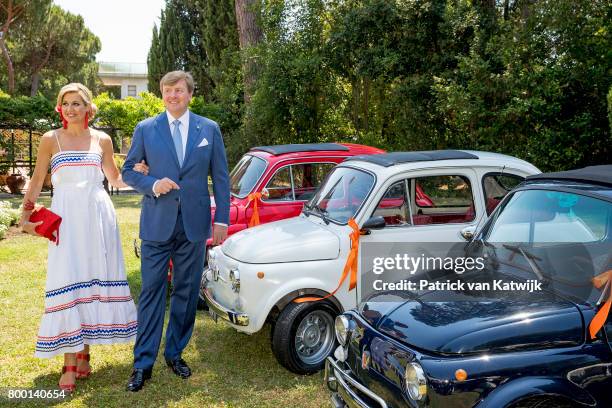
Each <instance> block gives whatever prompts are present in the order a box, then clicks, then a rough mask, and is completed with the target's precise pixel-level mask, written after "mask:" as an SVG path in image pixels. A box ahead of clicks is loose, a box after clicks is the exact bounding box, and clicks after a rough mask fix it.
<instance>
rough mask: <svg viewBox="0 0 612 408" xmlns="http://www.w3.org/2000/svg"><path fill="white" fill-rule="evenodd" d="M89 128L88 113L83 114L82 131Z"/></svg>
mask: <svg viewBox="0 0 612 408" xmlns="http://www.w3.org/2000/svg"><path fill="white" fill-rule="evenodd" d="M88 127H89V112H85V124H84V125H83V129H87V128H88Z"/></svg>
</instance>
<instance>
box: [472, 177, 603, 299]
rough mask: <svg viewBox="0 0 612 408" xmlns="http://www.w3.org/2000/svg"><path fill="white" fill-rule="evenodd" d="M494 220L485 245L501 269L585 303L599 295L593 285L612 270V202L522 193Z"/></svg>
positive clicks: (550, 192) (540, 192)
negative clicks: (535, 280) (597, 278)
mask: <svg viewBox="0 0 612 408" xmlns="http://www.w3.org/2000/svg"><path fill="white" fill-rule="evenodd" d="M494 217H495V218H494V219H493V220H492V223H491V224H489V226H488V227H487V229H486V231H484V233H483V236H482V241H483V242H484V243H485V244H486V246H487V247H488V248H492V251H493V254H494V255H495V258H496V260H497V261H499V262H500V264H503V265H506V266H510V267H511V269H512V271H513V272H517V271H519V273H520V274H521V275H523V276H525V277H526V278H527V279H539V280H544V281H546V282H547V285H548V286H547V287H548V288H552V289H555V290H560V291H562V292H564V293H565V294H569V295H573V296H575V297H578V298H579V299H581V300H588V301H594V300H595V301H596V300H597V298H598V297H599V296H600V295H601V290H599V289H595V288H594V287H593V284H592V279H593V278H594V277H596V276H598V275H600V274H602V273H604V272H606V271H607V270H609V269H611V268H612V255H611V254H612V202H610V201H606V200H602V199H597V198H594V197H591V196H587V195H583V194H579V193H578V192H576V193H574V192H565V191H553V190H544V189H542V190H538V189H530V190H522V191H517V192H515V193H514V194H512V196H510V197H509V199H508V200H506V201H505V202H504V204H503V208H501V209H500V211H498V212H497V213H496V214H495V216H494ZM514 267H515V268H514Z"/></svg>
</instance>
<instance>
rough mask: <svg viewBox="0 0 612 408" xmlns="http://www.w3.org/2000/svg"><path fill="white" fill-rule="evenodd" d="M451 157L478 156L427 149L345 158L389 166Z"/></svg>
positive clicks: (466, 157)
mask: <svg viewBox="0 0 612 408" xmlns="http://www.w3.org/2000/svg"><path fill="white" fill-rule="evenodd" d="M452 159H478V156H476V155H474V154H472V153H467V152H462V151H460V150H429V151H422V152H392V153H382V154H372V155H359V156H352V157H349V158H348V159H346V160H345V161H349V160H359V161H365V162H369V163H374V164H378V165H379V166H383V167H391V166H394V165H396V164H402V163H413V162H421V161H435V160H452Z"/></svg>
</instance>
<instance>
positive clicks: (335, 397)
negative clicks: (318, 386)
mask: <svg viewBox="0 0 612 408" xmlns="http://www.w3.org/2000/svg"><path fill="white" fill-rule="evenodd" d="M324 378H325V384H326V385H327V388H329V389H330V390H331V391H332V398H331V399H332V403H333V404H334V407H336V408H341V407H346V406H348V407H351V408H387V403H386V402H385V400H383V399H382V398H381V397H379V396H378V395H376V394H375V393H374V392H372V391H370V389H368V387H366V386H364V385H363V384H361V383H360V382H359V381H357V380H356V379H354V378H353V377H352V376H351V374H350V370H343V369H342V368H341V367H340V366H339V365H338V363H337V362H336V361H335V360H334V359H333V358H332V357H327V360H325V376H324ZM355 389H357V390H358V391H359V392H360V393H362V394H363V395H365V396H367V397H368V398H369V399H370V400H372V401H375V402H376V405H370V404H369V403H367V402H365V401H364V400H363V398H361V397H360V396H359V394H358V393H357V392H356V391H355Z"/></svg>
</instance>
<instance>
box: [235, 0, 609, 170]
mask: <svg viewBox="0 0 612 408" xmlns="http://www.w3.org/2000/svg"><path fill="white" fill-rule="evenodd" d="M262 3H263V6H262V10H263V12H262V21H261V24H262V27H263V29H264V32H265V39H266V40H265V42H264V43H263V44H262V45H260V46H259V47H258V48H257V49H256V50H252V51H251V55H252V56H253V57H254V58H257V61H258V64H259V67H260V72H259V76H258V77H259V79H258V83H257V84H256V90H255V93H254V96H253V98H252V101H251V103H250V105H249V106H248V107H247V109H245V110H244V116H243V120H242V122H243V127H242V128H241V132H242V133H241V135H242V137H241V138H240V140H241V142H242V147H243V150H244V149H246V147H248V146H252V145H254V144H272V143H286V142H311V141H329V140H351V141H356V142H360V143H366V144H371V145H376V146H379V147H383V148H385V149H387V150H420V149H444V148H473V149H481V150H491V151H499V152H503V153H507V154H513V155H516V156H519V157H521V158H524V159H526V160H529V161H531V162H533V163H534V164H536V165H537V166H538V167H540V168H541V169H542V170H558V169H565V168H573V167H579V166H584V165H588V164H593V163H604V162H607V161H608V160H609V157H610V154H611V153H610V146H612V143H611V142H612V139H611V137H610V127H611V126H610V123H611V122H610V120H609V119H608V116H609V114H608V112H609V111H608V110H607V106H608V105H609V104H608V103H607V102H606V95H607V94H606V93H607V92H608V90H609V89H610V85H611V78H612V75H610V73H611V63H610V61H611V55H612V54H610V49H612V47H611V45H612V44H611V43H612V42H611V41H610V40H611V37H612V32H611V30H610V21H611V19H610V18H609V13H610V8H609V4H607V2H605V1H602V0H596V1H588V0H579V1H572V0H560V1H552V0H543V1H540V2H531V1H527V2H466V1H461V0H455V1H443V0H429V1H419V2H406V1H400V0H391V1H389V0H334V1H324V0H294V1H281V0H267V1H263V2H262ZM610 115H612V114H610Z"/></svg>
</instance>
